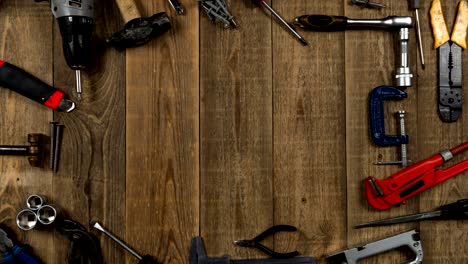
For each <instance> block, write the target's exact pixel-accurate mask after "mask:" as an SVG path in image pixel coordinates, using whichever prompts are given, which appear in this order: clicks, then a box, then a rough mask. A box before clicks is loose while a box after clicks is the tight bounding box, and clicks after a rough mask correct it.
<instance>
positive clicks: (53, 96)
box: [0, 60, 75, 113]
mask: <svg viewBox="0 0 468 264" xmlns="http://www.w3.org/2000/svg"><path fill="white" fill-rule="evenodd" d="M0 86H2V87H4V88H7V89H10V90H12V91H14V92H17V93H19V94H21V95H23V96H25V97H27V98H29V99H31V100H33V101H36V102H38V103H40V104H42V105H44V106H47V107H49V108H50V109H52V110H57V111H62V112H67V113H68V112H71V111H73V110H74V109H75V103H74V102H73V101H71V100H69V99H67V98H66V95H65V94H64V93H63V92H62V91H59V90H57V89H55V88H53V87H52V86H50V85H48V84H46V83H44V82H43V81H41V80H39V79H38V78H36V77H34V76H33V75H31V74H29V73H27V72H26V71H24V70H23V69H20V68H18V67H16V66H15V65H12V64H10V63H8V62H5V61H2V60H0Z"/></svg>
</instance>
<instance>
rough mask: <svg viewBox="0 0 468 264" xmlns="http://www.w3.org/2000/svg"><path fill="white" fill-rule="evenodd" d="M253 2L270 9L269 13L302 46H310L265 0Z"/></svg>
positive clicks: (253, 0)
mask: <svg viewBox="0 0 468 264" xmlns="http://www.w3.org/2000/svg"><path fill="white" fill-rule="evenodd" d="M252 2H253V3H254V4H257V5H259V6H262V5H263V6H264V7H265V8H266V9H268V11H270V12H271V14H273V16H274V17H276V18H277V19H278V20H279V21H280V22H281V23H282V24H283V25H284V26H285V27H286V29H288V30H289V32H291V33H292V34H293V35H294V36H295V37H296V38H297V39H298V40H299V41H300V42H301V43H302V45H304V46H307V45H308V43H307V41H306V40H305V39H304V38H303V37H302V36H301V35H299V33H297V31H296V30H294V28H292V27H291V25H289V23H288V22H286V21H285V20H284V19H283V18H282V17H281V16H280V15H279V14H278V13H276V11H275V10H274V9H273V8H272V7H271V6H269V5H268V4H267V3H266V2H265V0H252Z"/></svg>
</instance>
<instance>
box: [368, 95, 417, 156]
mask: <svg viewBox="0 0 468 264" xmlns="http://www.w3.org/2000/svg"><path fill="white" fill-rule="evenodd" d="M407 97H408V94H407V93H405V92H404V91H402V90H399V89H397V88H394V87H391V86H379V87H377V88H375V89H374V90H372V92H371V93H370V102H369V106H370V109H369V115H370V126H371V135H372V140H373V141H374V143H375V144H376V145H377V146H381V147H385V146H397V145H403V144H408V141H409V138H408V136H407V135H386V134H385V108H384V101H386V100H403V99H405V98H407Z"/></svg>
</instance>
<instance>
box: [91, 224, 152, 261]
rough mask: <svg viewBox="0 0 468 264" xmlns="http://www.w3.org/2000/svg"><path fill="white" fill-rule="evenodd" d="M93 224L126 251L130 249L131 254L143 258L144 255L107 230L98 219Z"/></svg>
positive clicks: (139, 258)
mask: <svg viewBox="0 0 468 264" xmlns="http://www.w3.org/2000/svg"><path fill="white" fill-rule="evenodd" d="M91 225H92V226H93V227H94V228H96V229H97V230H99V231H101V232H102V233H104V234H105V235H106V236H108V237H109V238H110V239H112V240H114V242H116V243H117V244H119V245H120V246H121V247H123V248H124V249H125V250H126V251H128V252H129V253H130V254H132V255H133V256H135V257H136V258H137V259H138V260H142V259H143V257H142V256H140V254H138V253H137V252H135V250H133V249H131V248H130V247H129V246H127V245H126V244H125V243H124V242H122V241H121V240H120V239H118V238H117V237H116V236H114V235H113V234H112V233H111V232H109V231H107V230H106V229H105V228H104V227H102V226H101V225H100V224H99V223H98V222H97V221H92V222H91Z"/></svg>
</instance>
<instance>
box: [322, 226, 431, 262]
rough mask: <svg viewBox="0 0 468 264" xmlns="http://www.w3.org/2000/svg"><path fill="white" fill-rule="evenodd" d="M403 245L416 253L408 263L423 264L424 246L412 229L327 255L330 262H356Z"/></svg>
mask: <svg viewBox="0 0 468 264" xmlns="http://www.w3.org/2000/svg"><path fill="white" fill-rule="evenodd" d="M401 247H407V248H409V249H410V250H411V251H412V252H413V253H414V255H415V257H414V259H413V260H410V261H408V262H405V263H407V264H422V261H423V257H424V254H423V248H422V245H421V239H420V237H419V232H417V231H415V230H412V231H409V232H406V233H402V234H399V235H396V236H392V237H388V238H385V239H382V240H379V241H375V242H372V243H369V244H366V245H363V246H360V247H356V248H351V249H348V250H345V251H343V252H340V253H337V254H334V255H331V256H328V257H327V260H328V264H356V263H357V262H358V260H361V259H364V258H368V257H371V256H375V255H378V254H381V253H384V252H387V251H390V250H394V249H397V248H401Z"/></svg>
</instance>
